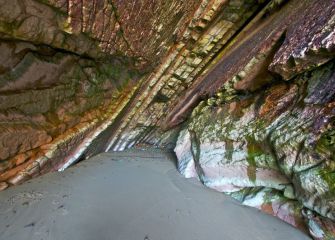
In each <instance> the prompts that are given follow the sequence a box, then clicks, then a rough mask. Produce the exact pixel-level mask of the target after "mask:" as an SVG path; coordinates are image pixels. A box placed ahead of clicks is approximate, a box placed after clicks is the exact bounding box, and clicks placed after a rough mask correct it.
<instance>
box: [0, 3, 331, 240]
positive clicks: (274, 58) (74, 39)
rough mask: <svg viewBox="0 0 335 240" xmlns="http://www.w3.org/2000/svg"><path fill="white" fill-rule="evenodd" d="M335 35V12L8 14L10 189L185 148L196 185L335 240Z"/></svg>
mask: <svg viewBox="0 0 335 240" xmlns="http://www.w3.org/2000/svg"><path fill="white" fill-rule="evenodd" d="M334 29H335V2H334V1H333V0H324V1H317V0H303V1H301V0H272V1H271V0H258V1H254V0H202V1H195V0H186V1H180V0H169V1H154V0H141V1H140V0H129V1H121V0H112V1H106V0H92V1H86V0H79V1H74V0H43V1H42V0H22V1H19V0H10V1H9V0H0V129H1V131H0V189H5V188H7V187H8V186H11V185H16V184H19V183H22V182H23V181H25V180H27V179H30V178H31V177H35V176H38V175H40V174H43V173H46V172H49V171H53V170H63V169H65V168H67V167H68V166H70V165H71V164H74V163H75V162H77V161H80V160H83V159H85V158H88V157H90V156H93V155H95V154H97V153H99V152H102V151H107V150H110V149H111V150H123V149H125V148H129V147H132V146H141V144H151V145H155V146H158V147H174V146H175V152H176V154H177V157H178V167H179V170H180V172H181V173H182V174H183V175H185V176H186V177H198V178H199V179H200V180H201V181H202V182H203V183H204V184H205V185H207V186H209V187H211V188H214V189H216V190H218V191H221V192H225V193H228V194H230V195H231V196H233V197H234V198H236V199H238V200H240V201H241V202H242V203H244V204H246V205H249V206H253V207H258V208H260V209H261V210H263V211H265V212H267V213H270V214H272V215H275V216H277V217H279V218H281V219H283V220H284V221H286V222H288V223H290V224H292V225H294V226H296V227H299V228H300V229H303V230H305V231H308V232H309V233H310V234H311V236H312V237H313V238H315V239H334V238H335V224H334V220H335V174H334V172H335V162H334V151H335V147H334V146H335V145H334V144H335V129H334V126H335V125H334V121H335V87H334V83H335V62H334V61H335V58H334V56H335V30H334ZM177 137H178V140H176V139H177Z"/></svg>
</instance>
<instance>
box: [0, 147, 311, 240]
mask: <svg viewBox="0 0 335 240" xmlns="http://www.w3.org/2000/svg"><path fill="white" fill-rule="evenodd" d="M0 216H1V217H0V239H1V240H21V239H22V240H42V239H43V240H47V239H48V240H49V239H54V240H77V239H78V240H105V239H106V240H107V239H108V240H182V239H183V240H216V239H220V240H275V239H278V240H282V239H289V240H295V239H297V240H298V239H299V240H303V239H310V238H309V237H307V236H306V235H305V234H303V233H302V232H300V231H299V230H296V229H294V228H293V227H291V226H290V225H288V224H286V223H284V222H282V221H280V220H279V219H276V218H274V217H272V216H270V215H267V214H264V213H261V212H259V211H258V210H257V209H253V208H249V207H245V206H241V205H240V204H239V203H238V202H236V201H234V200H233V199H231V198H230V197H228V196H225V195H224V194H222V193H218V192H215V191H213V190H211V189H208V188H206V187H204V186H202V185H201V184H200V183H199V182H198V181H197V180H195V179H184V178H183V177H182V176H181V175H180V174H179V173H178V172H177V170H176V166H175V162H174V158H173V156H172V154H170V153H164V152H160V151H158V150H147V151H141V150H130V151H125V152H118V153H103V154H100V155H98V156H96V157H94V158H92V159H89V160H86V161H83V162H80V163H79V164H77V165H75V166H73V167H71V168H69V169H67V170H66V171H64V172H58V173H51V174H47V175H44V176H42V177H39V178H36V179H34V180H31V181H29V182H27V183H25V184H23V185H21V186H18V187H12V188H10V189H8V190H6V191H3V192H0Z"/></svg>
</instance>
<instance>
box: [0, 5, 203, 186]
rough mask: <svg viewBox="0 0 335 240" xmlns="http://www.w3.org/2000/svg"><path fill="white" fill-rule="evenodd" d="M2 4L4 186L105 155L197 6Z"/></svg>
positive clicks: (0, 149)
mask: <svg viewBox="0 0 335 240" xmlns="http://www.w3.org/2000/svg"><path fill="white" fill-rule="evenodd" d="M0 6H1V7H0V49H1V51H0V52H1V54H0V99H1V100H0V119H1V120H0V128H1V131H0V189H5V188H7V187H8V186H11V185H15V184H19V183H21V182H23V181H25V180H27V179H29V178H31V177H34V176H37V175H39V174H43V173H46V172H49V171H53V170H62V169H65V168H66V167H68V166H69V165H71V164H72V163H74V162H76V161H79V160H81V159H84V158H85V157H87V156H91V155H94V154H95V153H98V152H101V151H104V150H106V146H105V145H106V143H105V137H106V136H108V135H109V134H110V132H109V131H106V130H108V129H110V128H113V127H112V125H114V124H117V122H118V121H120V118H121V117H122V116H123V114H124V112H126V110H127V107H128V105H129V102H130V100H132V98H133V96H135V95H136V94H138V88H139V86H141V84H142V83H143V82H144V80H145V78H146V77H147V76H148V74H149V73H150V71H152V69H154V68H155V66H157V65H159V64H160V62H161V61H163V59H164V56H165V55H166V54H167V53H168V51H169V49H170V48H171V47H172V46H173V45H174V44H175V43H176V42H178V41H179V40H180V38H181V36H182V34H183V33H184V31H185V29H186V27H187V26H188V25H189V23H190V21H191V19H192V18H193V15H194V13H195V11H196V10H197V9H198V8H199V6H200V2H199V1H194V0H189V1H182V2H181V1H177V0H176V1H174V0H172V1H151V0H148V1H146V0H145V1H138V0H133V1H126V2H125V1H106V0H94V1H85V0H83V1H82V0H80V1H74V0H73V1H72V0H68V1H63V0H50V1H44V0H43V1H37V0H22V1H21V0H20V1H19V0H14V1H12V0H1V1H0ZM89 146H91V147H90V148H89Z"/></svg>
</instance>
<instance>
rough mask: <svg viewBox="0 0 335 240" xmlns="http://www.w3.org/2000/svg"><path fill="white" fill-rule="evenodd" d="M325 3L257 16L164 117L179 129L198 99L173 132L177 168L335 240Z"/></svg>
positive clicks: (328, 6)
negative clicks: (254, 26) (252, 25)
mask: <svg viewBox="0 0 335 240" xmlns="http://www.w3.org/2000/svg"><path fill="white" fill-rule="evenodd" d="M326 2H327V1H325V2H323V3H319V2H316V1H315V2H312V1H306V2H303V1H290V2H288V3H287V4H285V5H284V6H282V7H281V8H280V10H279V11H277V12H276V13H274V14H272V15H270V16H268V19H266V18H260V19H261V22H262V23H257V25H258V26H260V27H259V28H257V29H250V30H249V31H248V35H249V36H246V35H241V39H240V38H239V37H237V40H236V41H237V42H240V44H239V45H235V46H234V45H233V46H232V47H231V49H229V50H228V51H227V52H226V53H225V56H223V57H222V58H220V59H219V60H218V63H217V64H216V65H215V66H214V67H213V69H212V70H211V71H210V72H209V73H208V74H207V75H206V76H204V77H203V78H202V79H199V80H198V81H197V82H196V83H195V84H194V87H193V88H192V89H190V90H189V92H188V93H187V94H186V95H185V96H184V101H185V102H183V106H181V105H180V106H178V105H177V106H176V107H175V108H174V112H173V113H172V114H171V116H170V117H169V118H168V124H170V125H172V126H173V125H175V124H178V123H179V122H181V121H183V120H184V119H186V116H187V112H189V110H190V109H191V110H192V108H189V109H187V107H185V106H192V105H194V104H198V103H199V99H200V100H201V99H204V98H205V100H202V101H201V102H200V103H199V104H198V105H197V107H196V108H195V109H194V110H192V115H191V116H190V117H189V118H188V120H187V122H186V123H185V124H184V127H183V129H182V131H181V132H180V134H179V138H178V141H177V144H176V148H175V152H176V154H177V157H178V168H179V171H180V172H181V173H182V174H183V175H184V176H185V177H197V178H199V180H200V181H202V182H203V183H204V184H205V185H207V186H208V187H211V188H213V189H216V190H218V191H221V192H225V193H228V194H230V195H231V196H233V197H234V198H236V199H238V200H240V201H241V202H242V203H243V204H246V205H249V206H253V207H257V208H259V209H261V210H263V211H265V212H268V213H270V214H272V215H274V216H277V217H279V218H281V219H282V220H284V221H286V222H288V223H290V224H292V225H294V226H296V227H299V228H301V229H304V230H309V232H310V234H311V236H312V237H313V238H315V239H334V238H335V231H334V229H335V228H334V226H335V225H334V222H333V221H334V220H335V215H334V213H335V205H334V203H335V202H334V200H335V195H334V187H335V184H334V183H335V178H334V176H335V175H334V171H335V169H334V166H335V165H334V153H335V152H334V150H335V148H334V142H333V140H332V139H333V132H334V113H335V108H334V106H335V105H334V104H335V103H334V99H335V98H334V86H333V85H334V80H335V62H334V60H332V59H333V58H334V47H333V46H334V38H333V35H334V13H335V5H334V2H331V1H329V2H327V3H326ZM323 4H325V5H323ZM279 16H280V17H279ZM283 16H284V18H283ZM236 44H237V43H236ZM180 104H181V103H180Z"/></svg>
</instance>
